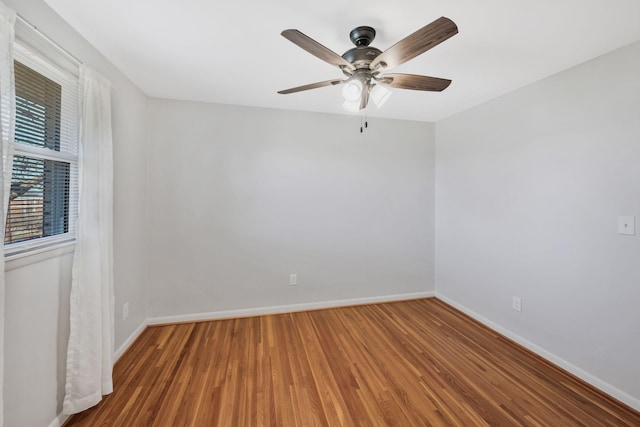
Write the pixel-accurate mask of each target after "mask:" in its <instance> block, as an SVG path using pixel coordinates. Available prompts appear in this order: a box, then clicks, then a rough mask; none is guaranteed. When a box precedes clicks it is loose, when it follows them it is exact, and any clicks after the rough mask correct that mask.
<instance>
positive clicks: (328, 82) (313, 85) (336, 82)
mask: <svg viewBox="0 0 640 427" xmlns="http://www.w3.org/2000/svg"><path fill="white" fill-rule="evenodd" d="M342 83H344V80H336V79H333V80H325V81H323V82H318V83H311V84H308V85H304V86H298V87H292V88H291V89H285V90H279V91H278V93H280V94H282V95H286V94H288V93H295V92H302V91H303V90H309V89H316V88H319V87H325V86H332V85H339V84H342Z"/></svg>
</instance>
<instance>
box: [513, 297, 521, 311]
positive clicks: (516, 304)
mask: <svg viewBox="0 0 640 427" xmlns="http://www.w3.org/2000/svg"><path fill="white" fill-rule="evenodd" d="M512 307H513V309H514V310H515V311H517V312H518V313H520V312H522V299H520V297H513V304H512Z"/></svg>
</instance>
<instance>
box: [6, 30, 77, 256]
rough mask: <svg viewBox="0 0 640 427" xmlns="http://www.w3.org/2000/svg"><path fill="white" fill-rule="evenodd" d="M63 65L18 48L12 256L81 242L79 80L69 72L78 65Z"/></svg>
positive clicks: (10, 217) (10, 215)
mask: <svg viewBox="0 0 640 427" xmlns="http://www.w3.org/2000/svg"><path fill="white" fill-rule="evenodd" d="M48 55H49V56H50V55H51V53H50V52H48ZM62 60H63V61H64V58H62ZM58 62H59V61H52V60H51V59H50V58H47V57H45V56H44V55H43V54H40V53H39V52H38V51H37V49H34V48H33V47H31V46H30V45H29V44H27V43H22V44H21V43H20V41H19V40H18V42H17V43H16V49H15V62H14V70H15V85H16V131H15V150H14V160H13V174H12V179H11V195H10V200H9V209H8V211H7V223H6V232H5V253H6V254H7V255H11V254H15V253H20V252H25V251H29V250H31V249H35V248H41V247H43V246H49V245H54V244H56V243H61V242H66V241H71V240H73V239H74V237H75V220H76V217H77V197H78V185H77V183H78V161H77V159H78V133H79V106H78V100H79V96H78V77H77V74H75V75H74V74H73V73H72V72H69V70H73V66H72V65H69V66H65V67H61V66H60V65H59V63H58ZM76 68H77V64H76Z"/></svg>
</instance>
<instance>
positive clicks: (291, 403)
mask: <svg viewBox="0 0 640 427" xmlns="http://www.w3.org/2000/svg"><path fill="white" fill-rule="evenodd" d="M114 383H115V391H114V392H113V393H112V394H111V395H109V396H107V397H105V399H104V400H103V401H102V402H101V403H100V404H98V405H97V406H96V407H94V408H91V409H89V410H87V411H85V412H83V413H81V414H77V415H74V416H73V417H71V418H70V419H69V420H68V421H67V423H66V424H65V426H67V427H72V426H168V425H171V426H178V425H179V426H228V425H234V426H236V425H237V426H266V425H269V426H298V425H300V426H301V425H308V426H414V425H430V426H471V425H473V426H490V425H528V426H548V425H562V426H574V425H576V426H577V425H616V426H639V425H640V413H638V412H637V411H634V410H633V409H631V408H629V407H627V406H625V405H623V404H622V403H620V402H618V401H616V400H614V399H613V398H611V397H609V396H607V395H605V394H604V393H602V392H600V391H598V390H596V389H594V388H593V387H591V386H589V385H588V384H586V383H584V382H583V381H581V380H579V379H577V378H576V377H574V376H572V375H570V374H568V373H567V372H565V371H563V370H561V369H559V368H558V367H556V366H554V365H552V364H551V363H549V362H548V361H546V360H543V359H541V358H540V357H538V356H537V355H535V354H533V353H531V352H530V351H528V350H526V349H524V348H522V347H520V346H519V345H517V344H515V343H513V342H512V341H510V340H508V339H507V338H505V337H503V336H501V335H499V334H498V333H496V332H494V331H492V330H490V329H488V328H486V327H484V326H483V325H481V324H479V323H478V322H476V321H474V320H473V319H471V318H469V317H467V316H466V315H464V314H462V313H461V312H459V311H458V310H456V309H454V308H452V307H450V306H448V305H447V304H445V303H444V302H442V301H440V300H437V299H435V298H429V299H422V300H413V301H403V302H394V303H386V304H375V305H365V306H358V307H346V308H335V309H326V310H317V311H308V312H297V313H288V314H278V315H270V316H259V317H250V318H240V319H225V320H215V321H209V322H198V323H184V324H176V325H166V326H153V327H149V328H147V329H146V330H145V331H144V332H143V333H142V334H141V335H140V337H139V338H138V339H137V340H136V342H135V343H134V344H133V345H132V346H131V348H130V349H129V350H128V351H127V352H126V353H125V355H123V356H122V358H121V359H120V360H119V361H118V363H117V364H116V366H115V368H114Z"/></svg>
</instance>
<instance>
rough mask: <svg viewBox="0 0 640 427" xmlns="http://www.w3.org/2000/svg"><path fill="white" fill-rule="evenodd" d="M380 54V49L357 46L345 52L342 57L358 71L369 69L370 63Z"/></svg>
mask: <svg viewBox="0 0 640 427" xmlns="http://www.w3.org/2000/svg"><path fill="white" fill-rule="evenodd" d="M381 53H382V51H381V50H380V49H378V48H375V47H372V46H357V47H354V48H352V49H349V50H348V51H346V52H345V53H344V55H342V57H343V58H344V59H346V60H347V61H349V62H350V63H351V64H353V66H354V67H356V69H358V68H367V67H369V64H370V63H371V61H373V60H374V59H376V58H377V57H378V55H380V54H381Z"/></svg>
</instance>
